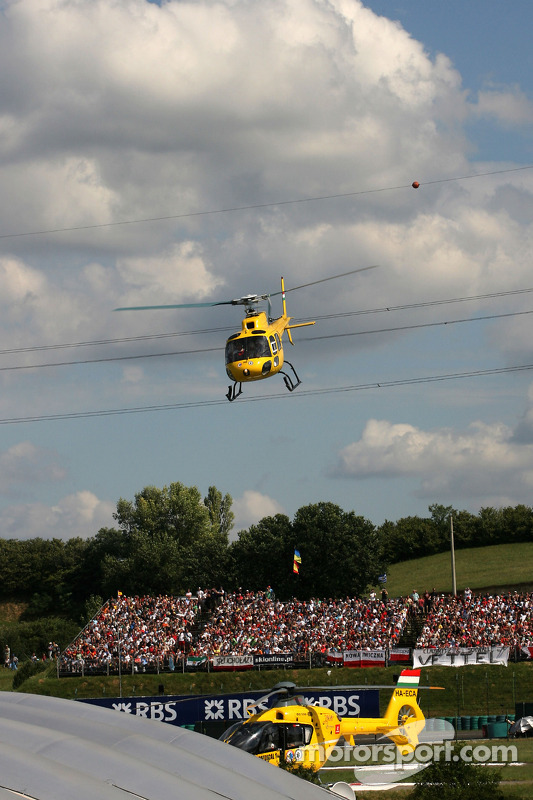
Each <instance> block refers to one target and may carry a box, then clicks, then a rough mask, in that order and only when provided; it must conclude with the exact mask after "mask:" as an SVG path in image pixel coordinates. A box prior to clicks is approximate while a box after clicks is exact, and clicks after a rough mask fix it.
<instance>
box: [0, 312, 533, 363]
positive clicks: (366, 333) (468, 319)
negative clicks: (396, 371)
mask: <svg viewBox="0 0 533 800" xmlns="http://www.w3.org/2000/svg"><path fill="white" fill-rule="evenodd" d="M526 314H533V309H532V310H530V311H513V312H509V313H507V314H487V315H486V316H483V317H465V318H464V319H450V320H444V321H442V322H421V323H417V324H413V325H397V326H395V327H392V328H376V329H374V330H370V331H349V332H347V333H331V334H323V335H321V336H306V337H305V338H302V339H300V340H299V342H298V344H305V343H306V342H318V341H320V340H322V339H342V338H346V337H348V336H369V335H371V334H375V333H397V332H398V331H411V330H417V329H419V328H436V327H439V326H442V325H457V324H459V323H464V322H484V321H487V320H495V319H504V318H506V317H520V316H524V315H526ZM223 349H224V348H223V347H202V348H199V349H197V350H173V351H170V352H167V353H137V354H135V355H131V356H109V357H107V358H86V359H81V360H77V361H54V362H51V363H47V364H18V365H15V366H9V367H0V372H15V371H20V370H29V369H49V368H52V367H72V366H78V365H80V364H104V363H107V362H110V361H134V360H138V359H141V358H166V357H169V356H188V355H196V354H198V353H214V352H216V351H222V350H223Z"/></svg>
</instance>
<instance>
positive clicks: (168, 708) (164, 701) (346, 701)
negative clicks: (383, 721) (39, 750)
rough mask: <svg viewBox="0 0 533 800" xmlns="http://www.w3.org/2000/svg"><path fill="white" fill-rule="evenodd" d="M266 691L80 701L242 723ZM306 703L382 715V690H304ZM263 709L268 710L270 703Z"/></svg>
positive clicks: (145, 713)
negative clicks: (380, 697)
mask: <svg viewBox="0 0 533 800" xmlns="http://www.w3.org/2000/svg"><path fill="white" fill-rule="evenodd" d="M264 694H265V690H262V691H253V692H247V693H246V694H244V693H238V694H221V695H209V696H208V697H191V696H190V695H188V696H187V695H165V696H162V697H122V698H120V697H114V698H105V699H104V698H97V699H96V698H95V699H90V700H79V701H78V702H80V703H91V704H92V705H97V706H103V707H104V708H111V709H114V710H115V711H122V712H123V713H125V714H134V715H135V716H137V717H146V718H148V719H156V720H159V721H160V722H168V723H170V724H171V725H194V724H195V723H196V722H210V721H215V720H218V721H226V722H228V723H232V722H238V721H239V720H242V719H247V717H248V711H247V709H248V707H249V706H251V705H252V704H254V703H255V702H256V701H257V700H259V698H260V697H262V696H263V695H264ZM302 694H303V697H304V703H305V704H309V705H315V704H316V705H320V706H325V707H326V708H331V709H333V711H334V712H335V713H336V714H338V715H339V716H341V717H379V691H378V689H338V690H331V691H319V692H314V691H309V690H308V691H306V690H305V689H303V690H302ZM259 708H260V709H264V710H266V709H267V708H268V702H266V703H262V704H261V705H260V706H259Z"/></svg>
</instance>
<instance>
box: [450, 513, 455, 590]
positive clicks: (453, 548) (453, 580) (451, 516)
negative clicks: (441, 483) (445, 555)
mask: <svg viewBox="0 0 533 800" xmlns="http://www.w3.org/2000/svg"><path fill="white" fill-rule="evenodd" d="M450 546H451V553H452V594H453V596H454V597H455V595H456V594H457V581H456V578H455V545H454V542H453V514H450Z"/></svg>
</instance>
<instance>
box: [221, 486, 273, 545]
mask: <svg viewBox="0 0 533 800" xmlns="http://www.w3.org/2000/svg"><path fill="white" fill-rule="evenodd" d="M232 511H233V513H234V514H235V525H234V526H233V535H234V536H235V535H236V534H237V533H238V532H239V531H241V530H244V529H246V528H249V527H250V525H255V524H256V523H257V522H259V520H261V519H263V517H273V516H275V515H276V514H284V513H285V511H284V510H283V507H282V506H281V505H280V504H279V503H278V502H277V500H274V499H273V498H272V497H269V496H268V495H266V494H261V492H257V491H254V490H252V489H248V490H247V491H245V492H244V493H243V495H242V496H241V497H239V498H237V499H234V500H233V505H232Z"/></svg>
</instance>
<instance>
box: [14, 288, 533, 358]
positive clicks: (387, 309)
mask: <svg viewBox="0 0 533 800" xmlns="http://www.w3.org/2000/svg"><path fill="white" fill-rule="evenodd" d="M527 292H533V288H531V289H513V290H510V291H507V292H492V293H490V294H477V295H467V296H465V297H455V298H451V299H448V300H428V301H425V302H420V303H408V304H404V305H399V306H383V307H381V308H369V309H365V310H362V311H341V312H339V313H336V314H319V315H317V314H315V315H313V319H315V320H318V321H319V320H325V319H341V318H344V317H356V316H360V315H364V314H380V313H383V312H389V313H390V312H392V311H406V310H409V309H413V308H427V307H430V306H439V305H448V304H451V303H465V302H467V301H471V300H488V299H491V298H494V297H508V296H510V295H516V294H526V293H527ZM295 319H296V321H301V320H300V318H295ZM230 330H231V331H233V330H235V325H225V326H224V327H218V328H201V329H198V330H192V331H179V332H178V331H172V332H168V333H154V334H146V335H143V336H126V337H122V338H118V339H96V340H93V341H85V342H67V343H64V344H45V345H33V346H30V347H11V348H9V349H5V350H0V355H7V354H13V353H37V352H42V351H45V350H62V349H67V348H75V347H96V346H100V345H107V344H124V343H129V342H147V341H151V340H155V339H170V338H174V337H178V336H194V335H197V334H205V333H224V332H225V331H230ZM391 330H392V329H391ZM191 352H194V351H191Z"/></svg>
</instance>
